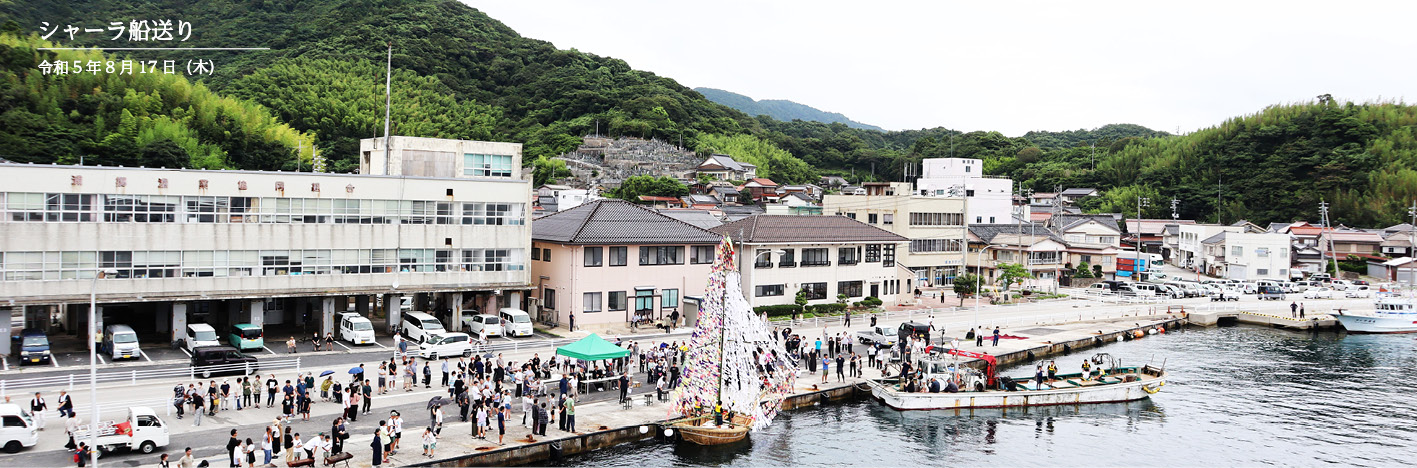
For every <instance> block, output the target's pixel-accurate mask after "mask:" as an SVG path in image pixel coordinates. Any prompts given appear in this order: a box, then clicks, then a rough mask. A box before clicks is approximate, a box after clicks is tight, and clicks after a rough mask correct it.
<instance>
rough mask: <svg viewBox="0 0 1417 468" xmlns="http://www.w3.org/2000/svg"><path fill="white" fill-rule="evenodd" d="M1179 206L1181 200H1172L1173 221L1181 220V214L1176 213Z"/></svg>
mask: <svg viewBox="0 0 1417 468" xmlns="http://www.w3.org/2000/svg"><path fill="white" fill-rule="evenodd" d="M1179 206H1181V200H1177V199H1175V198H1172V199H1171V219H1172V220H1178V219H1181V214H1180V213H1177V212H1176V208H1177V207H1179Z"/></svg>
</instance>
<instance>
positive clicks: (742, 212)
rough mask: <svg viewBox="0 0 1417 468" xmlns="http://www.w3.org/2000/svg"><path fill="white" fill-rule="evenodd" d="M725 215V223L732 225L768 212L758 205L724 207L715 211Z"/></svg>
mask: <svg viewBox="0 0 1417 468" xmlns="http://www.w3.org/2000/svg"><path fill="white" fill-rule="evenodd" d="M715 210H716V211H718V212H719V213H722V215H723V222H725V223H731V222H734V221H737V220H740V219H743V218H747V217H750V216H756V215H760V214H763V213H764V212H766V211H767V210H765V209H764V208H763V207H761V206H758V205H723V206H720V207H718V208H716V209H715Z"/></svg>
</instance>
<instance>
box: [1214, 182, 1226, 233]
mask: <svg viewBox="0 0 1417 468" xmlns="http://www.w3.org/2000/svg"><path fill="white" fill-rule="evenodd" d="M1224 183H1225V177H1224V176H1216V178H1215V224H1225V218H1224V212H1222V211H1221V209H1222V208H1221V206H1220V203H1221V201H1220V190H1221V188H1222V187H1224V185H1222V184H1224Z"/></svg>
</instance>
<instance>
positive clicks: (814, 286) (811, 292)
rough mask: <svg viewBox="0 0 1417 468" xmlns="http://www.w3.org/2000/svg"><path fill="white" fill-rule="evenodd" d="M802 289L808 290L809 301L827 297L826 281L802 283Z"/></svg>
mask: <svg viewBox="0 0 1417 468" xmlns="http://www.w3.org/2000/svg"><path fill="white" fill-rule="evenodd" d="M802 290H803V291H807V300H809V301H810V300H813V299H826V298H827V284H826V283H802Z"/></svg>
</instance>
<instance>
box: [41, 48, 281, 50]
mask: <svg viewBox="0 0 1417 468" xmlns="http://www.w3.org/2000/svg"><path fill="white" fill-rule="evenodd" d="M89 49H95V50H271V48H270V47H39V48H36V50H89Z"/></svg>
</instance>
